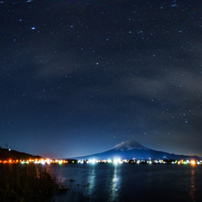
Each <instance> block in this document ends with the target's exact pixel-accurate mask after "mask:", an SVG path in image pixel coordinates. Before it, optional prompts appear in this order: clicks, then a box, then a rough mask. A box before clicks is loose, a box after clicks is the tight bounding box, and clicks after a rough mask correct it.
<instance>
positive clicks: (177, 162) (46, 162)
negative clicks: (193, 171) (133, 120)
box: [0, 158, 202, 166]
mask: <svg viewBox="0 0 202 202" xmlns="http://www.w3.org/2000/svg"><path fill="white" fill-rule="evenodd" d="M32 163H33V164H42V165H50V164H58V165H62V164H77V163H78V164H115V165H117V164H123V163H124V164H149V165H152V164H172V165H192V166H195V165H201V164H202V160H200V161H199V160H194V159H193V160H184V159H182V160H151V159H150V160H136V159H132V160H127V159H123V160H121V159H118V158H116V159H113V160H112V159H108V160H96V159H89V160H76V159H68V160H63V159H49V158H46V159H45V158H40V159H37V158H35V159H31V158H30V159H15V160H14V159H8V160H0V164H32Z"/></svg>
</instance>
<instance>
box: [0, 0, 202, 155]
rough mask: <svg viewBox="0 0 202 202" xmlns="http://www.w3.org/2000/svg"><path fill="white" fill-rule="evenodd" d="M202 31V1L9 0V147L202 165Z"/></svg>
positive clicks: (0, 21) (0, 74) (4, 4)
mask: <svg viewBox="0 0 202 202" xmlns="http://www.w3.org/2000/svg"><path fill="white" fill-rule="evenodd" d="M201 31H202V5H201V4H200V1H199V0H198V1H189V0H187V1H184V0H175V1H173V0H155V1H152V0H133V1H132V0H131V1H129V0H27V1H26V0H16V1H14V0H1V1H0V146H1V147H4V148H5V147H7V146H8V147H9V148H11V149H15V150H19V151H23V152H27V153H32V154H38V155H42V156H44V157H52V158H58V157H74V156H81V155H87V154H92V153H97V152H102V151H105V150H108V149H110V148H112V147H113V146H114V145H116V144H118V143H120V142H123V141H127V140H136V141H138V142H139V143H141V144H143V145H144V146H147V147H150V148H152V149H156V150H162V151H166V152H171V153H178V154H196V155H200V156H202V147H201V143H202V32H201Z"/></svg>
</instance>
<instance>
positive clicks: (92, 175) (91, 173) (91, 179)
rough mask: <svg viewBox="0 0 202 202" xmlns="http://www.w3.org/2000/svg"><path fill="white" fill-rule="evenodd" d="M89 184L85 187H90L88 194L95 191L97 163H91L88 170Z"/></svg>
mask: <svg viewBox="0 0 202 202" xmlns="http://www.w3.org/2000/svg"><path fill="white" fill-rule="evenodd" d="M88 182H89V183H88V184H86V185H85V187H87V188H88V194H89V195H91V194H92V193H93V189H94V186H95V165H91V167H90V168H89V171H88Z"/></svg>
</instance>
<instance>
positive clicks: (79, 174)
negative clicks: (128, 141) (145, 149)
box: [49, 164, 202, 201]
mask: <svg viewBox="0 0 202 202" xmlns="http://www.w3.org/2000/svg"><path fill="white" fill-rule="evenodd" d="M49 168H50V171H51V173H52V174H53V175H54V176H56V177H58V179H60V180H61V181H63V183H64V185H65V186H68V187H69V188H70V191H69V192H67V193H65V194H61V195H58V196H55V197H54V200H55V201H79V200H80V201H202V166H200V165H198V166H190V165H162V164H158V165H134V164H120V165H113V164H95V165H89V164H69V165H61V166H59V165H51V166H50V167H49Z"/></svg>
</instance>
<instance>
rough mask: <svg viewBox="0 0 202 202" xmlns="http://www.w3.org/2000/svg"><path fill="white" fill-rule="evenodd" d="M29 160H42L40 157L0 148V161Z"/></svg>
mask: <svg viewBox="0 0 202 202" xmlns="http://www.w3.org/2000/svg"><path fill="white" fill-rule="evenodd" d="M29 158H42V157H41V156H35V155H31V154H27V153H24V152H19V151H15V150H11V149H3V148H0V160H8V159H14V160H16V159H29Z"/></svg>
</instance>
